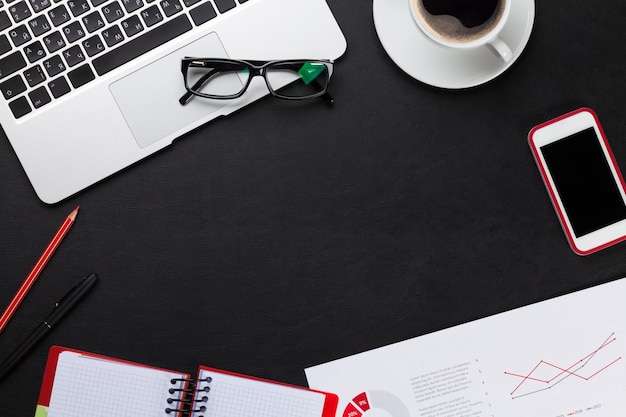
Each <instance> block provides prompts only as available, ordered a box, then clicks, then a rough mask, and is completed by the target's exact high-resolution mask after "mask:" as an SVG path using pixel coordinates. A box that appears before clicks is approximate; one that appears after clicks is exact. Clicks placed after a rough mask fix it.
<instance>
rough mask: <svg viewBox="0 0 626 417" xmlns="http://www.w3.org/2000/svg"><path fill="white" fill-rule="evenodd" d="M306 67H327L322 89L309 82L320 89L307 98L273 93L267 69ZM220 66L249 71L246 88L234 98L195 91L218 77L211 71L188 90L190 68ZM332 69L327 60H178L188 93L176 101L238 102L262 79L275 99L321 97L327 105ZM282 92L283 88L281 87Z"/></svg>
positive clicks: (329, 99)
mask: <svg viewBox="0 0 626 417" xmlns="http://www.w3.org/2000/svg"><path fill="white" fill-rule="evenodd" d="M305 63H313V64H324V65H325V66H326V71H324V74H323V76H324V77H325V79H323V82H324V84H323V85H321V83H320V80H319V79H318V78H315V79H313V80H312V81H311V82H314V83H316V84H317V85H318V87H320V88H322V89H321V90H320V91H318V92H316V93H314V94H310V95H306V96H287V95H282V94H280V93H279V92H278V91H276V90H274V88H273V87H272V86H271V84H270V81H269V80H268V78H267V69H268V68H271V67H272V66H278V65H285V64H287V65H288V64H305ZM219 64H228V65H233V64H235V65H240V66H241V69H248V71H249V75H248V80H247V81H246V83H245V85H244V86H243V87H242V88H241V90H240V91H239V92H238V93H236V94H230V95H213V94H207V93H202V92H200V91H197V88H199V87H200V86H202V85H203V84H204V83H206V82H207V81H209V80H210V79H211V77H212V76H213V75H215V74H217V73H218V72H219V71H217V70H216V69H213V70H212V71H209V72H207V73H206V74H205V75H204V76H202V77H201V78H200V79H199V80H198V81H196V83H195V84H194V85H193V86H189V83H188V79H187V73H188V70H189V68H190V67H192V68H193V67H209V68H214V67H215V66H218V65H219ZM333 69H334V61H332V60H330V59H283V60H273V61H258V60H242V59H227V58H193V57H185V58H183V59H182V60H181V71H182V73H183V81H184V84H185V89H186V90H187V92H186V93H185V94H184V95H183V96H182V97H181V98H180V99H179V102H180V104H182V105H185V104H187V102H189V100H190V99H191V98H192V97H193V96H198V97H204V98H209V99H214V100H232V99H236V98H239V97H241V96H243V95H244V94H245V92H246V91H247V90H248V87H249V86H250V83H251V82H252V79H253V78H254V77H255V76H257V75H258V76H262V77H263V79H264V80H265V85H266V86H267V89H268V90H269V92H270V94H271V95H272V96H274V97H277V98H280V99H284V100H306V99H310V98H315V97H323V98H325V99H326V100H327V101H329V102H332V101H333V99H332V97H331V96H330V95H329V94H328V91H327V90H328V85H329V84H330V78H331V75H332V72H333ZM281 88H282V87H281Z"/></svg>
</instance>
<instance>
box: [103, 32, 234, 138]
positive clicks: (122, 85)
mask: <svg viewBox="0 0 626 417" xmlns="http://www.w3.org/2000/svg"><path fill="white" fill-rule="evenodd" d="M185 56H192V57H212V58H226V57H228V55H227V53H226V50H225V49H224V46H223V45H222V42H221V41H220V39H219V37H218V36H217V34H216V33H215V32H212V33H209V34H208V35H206V36H204V37H202V38H200V39H198V40H197V41H194V42H192V43H190V44H188V45H186V46H184V47H182V48H180V49H178V50H176V51H174V52H172V53H170V54H169V55H166V56H165V57H163V58H160V59H159V60H157V61H155V62H153V63H151V64H149V65H147V66H145V67H143V68H141V69H140V70H137V71H135V72H133V73H132V74H129V75H127V76H126V77H124V78H122V79H120V80H118V81H116V82H114V83H112V84H111V86H110V89H111V92H112V93H113V97H114V98H115V101H116V102H117V105H118V106H119V108H120V110H121V111H122V114H123V115H124V118H125V119H126V122H127V123H128V126H129V127H130V130H131V131H132V132H133V135H134V136H135V140H136V141H137V144H138V145H139V147H140V148H145V147H146V146H148V145H151V144H152V143H154V142H157V141H159V140H160V139H163V138H164V137H166V136H169V135H171V134H173V133H176V132H179V131H181V129H185V128H186V127H187V126H191V125H192V124H193V123H195V122H196V121H198V120H200V119H202V118H206V117H207V116H209V115H211V114H212V113H215V112H217V111H218V110H219V109H221V108H223V107H224V106H226V105H228V104H230V102H229V101H228V100H225V101H217V100H207V99H194V100H191V101H190V102H189V103H188V104H186V105H185V106H183V105H181V104H180V103H179V102H178V99H179V98H180V97H181V96H182V95H183V94H184V93H185V91H186V90H185V87H184V85H183V75H182V73H181V71H180V65H181V63H180V60H181V58H183V57H185ZM229 78H230V80H227V81H225V82H230V83H238V84H239V88H241V81H240V80H239V79H238V78H237V77H229ZM217 115H219V113H218V114H216V116H217ZM185 131H186V130H185ZM185 131H181V132H180V133H181V134H182V133H184V132H185Z"/></svg>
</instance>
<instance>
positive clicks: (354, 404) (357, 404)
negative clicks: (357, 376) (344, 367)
mask: <svg viewBox="0 0 626 417" xmlns="http://www.w3.org/2000/svg"><path fill="white" fill-rule="evenodd" d="M343 417H411V414H410V413H409V410H408V408H406V405H404V403H403V402H402V400H400V398H398V397H396V396H395V395H393V394H392V393H390V392H387V391H381V390H372V391H367V392H362V393H360V394H359V395H357V396H356V397H354V398H353V399H352V401H350V402H349V403H348V405H347V406H346V408H345V410H344V411H343Z"/></svg>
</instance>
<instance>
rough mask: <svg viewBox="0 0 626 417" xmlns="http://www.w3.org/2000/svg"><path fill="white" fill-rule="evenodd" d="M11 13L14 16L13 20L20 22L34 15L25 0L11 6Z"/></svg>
mask: <svg viewBox="0 0 626 417" xmlns="http://www.w3.org/2000/svg"><path fill="white" fill-rule="evenodd" d="M9 13H11V16H12V17H13V20H14V21H15V23H19V22H21V21H22V20H24V19H27V18H29V17H31V16H32V13H31V11H30V8H29V7H28V4H26V1H24V0H22V1H20V2H19V3H15V4H14V5H12V6H11V7H10V8H9Z"/></svg>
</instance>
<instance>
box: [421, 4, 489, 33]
mask: <svg viewBox="0 0 626 417" xmlns="http://www.w3.org/2000/svg"><path fill="white" fill-rule="evenodd" d="M422 3H423V4H424V8H425V9H426V10H427V11H428V13H430V14H432V15H435V16H440V15H449V16H454V17H456V18H457V19H459V20H460V21H461V23H462V24H463V26H465V27H466V28H473V27H476V26H480V25H482V24H483V23H485V22H486V21H487V20H489V18H490V17H491V16H492V15H493V13H494V12H495V11H496V6H497V5H498V0H422Z"/></svg>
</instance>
